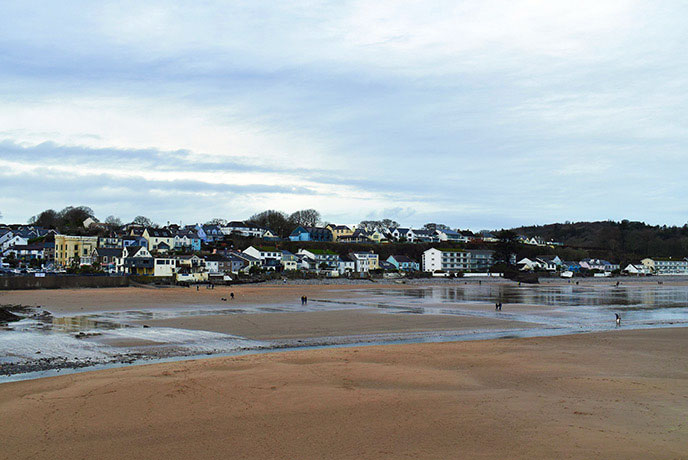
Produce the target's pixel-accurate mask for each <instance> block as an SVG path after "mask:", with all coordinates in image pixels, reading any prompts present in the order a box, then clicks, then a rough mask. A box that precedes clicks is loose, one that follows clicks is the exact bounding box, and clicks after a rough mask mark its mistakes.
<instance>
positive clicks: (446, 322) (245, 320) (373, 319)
mask: <svg viewBox="0 0 688 460" xmlns="http://www.w3.org/2000/svg"><path fill="white" fill-rule="evenodd" d="M145 324H147V325H150V326H153V327H174V328H180V329H192V330H203V331H211V332H221V333H223V334H231V335H238V336H241V337H246V338H248V339H254V340H270V339H298V338H308V337H335V336H348V335H364V334H385V333H401V332H428V331H448V330H452V331H462V330H474V329H481V330H490V329H506V328H528V327H533V324H532V323H524V322H518V321H508V320H499V319H492V318H474V317H465V316H440V315H412V314H380V313H377V312H375V311H372V310H359V309H356V310H334V311H315V312H296V313H251V314H232V315H209V316H186V317H179V318H169V319H160V320H151V321H145Z"/></svg>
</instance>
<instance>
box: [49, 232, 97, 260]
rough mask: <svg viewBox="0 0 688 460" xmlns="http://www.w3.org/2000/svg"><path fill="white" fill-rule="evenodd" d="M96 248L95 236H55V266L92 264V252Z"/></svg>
mask: <svg viewBox="0 0 688 460" xmlns="http://www.w3.org/2000/svg"><path fill="white" fill-rule="evenodd" d="M97 247H98V237H97V236H71V235H55V265H57V266H59V267H69V266H71V265H73V264H76V263H78V264H79V265H90V264H92V263H93V251H94V250H95V249H96V248H97Z"/></svg>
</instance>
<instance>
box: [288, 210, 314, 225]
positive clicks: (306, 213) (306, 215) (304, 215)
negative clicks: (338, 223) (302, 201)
mask: <svg viewBox="0 0 688 460" xmlns="http://www.w3.org/2000/svg"><path fill="white" fill-rule="evenodd" d="M289 220H290V221H292V222H293V223H294V224H295V225H301V226H303V227H315V226H317V225H318V224H319V223H320V213H319V212H318V211H316V210H315V209H302V210H301V211H296V212H295V213H293V214H292V215H291V216H289Z"/></svg>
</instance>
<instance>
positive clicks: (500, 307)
mask: <svg viewBox="0 0 688 460" xmlns="http://www.w3.org/2000/svg"><path fill="white" fill-rule="evenodd" d="M499 311H502V302H499Z"/></svg>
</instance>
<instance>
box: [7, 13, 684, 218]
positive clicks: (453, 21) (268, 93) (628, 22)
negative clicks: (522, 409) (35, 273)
mask: <svg viewBox="0 0 688 460" xmlns="http://www.w3.org/2000/svg"><path fill="white" fill-rule="evenodd" d="M0 13H1V14H0V197H1V198H0V213H1V214H2V215H3V217H2V218H1V219H0V221H4V222H7V223H14V222H17V223H19V222H26V221H27V220H28V219H29V218H30V217H31V216H32V215H35V214H38V213H39V212H40V211H42V210H44V209H48V208H53V209H57V210H59V209H61V208H63V207H65V206H70V205H72V206H79V205H86V206H90V207H91V208H92V209H93V210H94V211H95V214H96V216H98V217H100V218H101V219H104V218H105V217H107V216H109V215H115V216H118V217H120V218H121V219H122V220H123V221H128V220H131V219H132V218H133V217H134V216H137V215H145V216H148V217H150V218H152V219H153V220H155V221H157V222H158V223H166V222H167V221H172V222H182V223H183V224H190V223H196V222H205V221H207V220H210V219H212V218H225V219H229V220H241V219H245V218H247V217H249V216H251V215H252V214H253V213H255V212H259V211H263V210H266V209H278V210H283V211H286V212H289V213H290V212H293V211H296V210H299V209H305V208H315V209H317V210H319V211H320V213H321V214H322V216H323V219H324V220H326V221H328V222H334V223H345V224H353V223H357V222H359V221H361V220H364V219H382V218H391V219H394V220H396V221H398V222H400V223H401V224H404V225H414V226H415V225H422V224H424V223H426V222H439V223H444V224H447V225H450V226H451V227H453V228H457V227H458V228H462V229H464V228H471V229H473V230H479V229H483V228H487V229H494V228H506V227H514V226H518V225H530V224H545V223H551V222H564V221H567V220H569V221H579V220H606V219H613V220H621V219H631V220H641V221H645V222H647V223H651V224H667V225H683V224H684V223H686V222H687V221H688V199H687V198H688V149H687V147H688V49H686V48H687V46H688V45H687V44H688V27H686V26H685V18H686V17H688V5H687V4H686V3H685V2H680V1H669V0H667V1H662V2H640V1H616V0H604V1H599V0H595V1H587V0H581V1H577V2H571V1H532V0H530V1H520V0H505V1H492V0H481V1H472V2H461V1H447V2H444V1H430V2H428V1H427V0H426V1H422V2H421V1H397V0H395V1H388V0H379V1H376V2H369V1H333V2H317V1H298V0H297V1H289V2H274V1H270V2H263V1H257V0H254V1H250V2H214V1H209V0H208V1H205V0H195V1H188V2H184V1H179V2H156V1H146V2H140V1H131V2H128V1H98V2H93V1H83V2H80V1H70V2H53V1H46V2H40V1H30V0H21V1H7V2H3V3H2V5H0Z"/></svg>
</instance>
